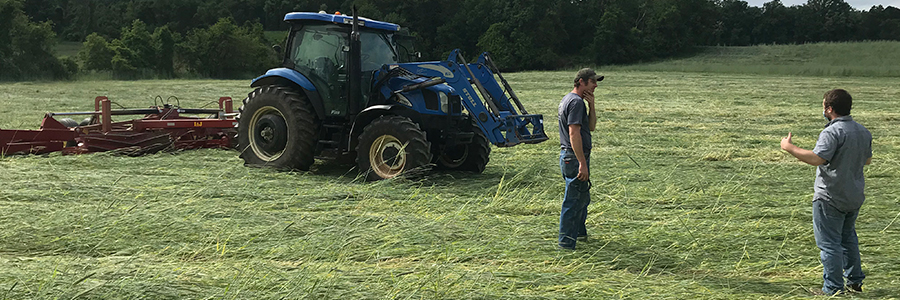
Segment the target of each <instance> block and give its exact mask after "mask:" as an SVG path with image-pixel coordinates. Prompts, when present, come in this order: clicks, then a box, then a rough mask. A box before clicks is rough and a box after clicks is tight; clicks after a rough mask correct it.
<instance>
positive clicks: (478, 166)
mask: <svg viewBox="0 0 900 300" xmlns="http://www.w3.org/2000/svg"><path fill="white" fill-rule="evenodd" d="M472 128H473V129H474V130H475V136H473V137H472V142H471V143H469V144H459V145H455V146H452V147H447V148H446V149H444V151H443V152H442V153H441V155H440V156H439V157H438V159H437V166H438V167H439V168H440V169H443V170H458V171H469V172H475V173H481V172H484V168H485V166H487V163H488V161H489V160H490V155H491V142H490V141H488V138H487V136H485V135H484V133H482V132H481V130H480V129H479V128H478V126H474V125H473V126H472Z"/></svg>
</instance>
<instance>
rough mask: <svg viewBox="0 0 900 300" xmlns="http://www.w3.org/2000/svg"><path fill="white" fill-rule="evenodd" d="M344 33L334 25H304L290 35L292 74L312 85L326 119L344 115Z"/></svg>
mask: <svg viewBox="0 0 900 300" xmlns="http://www.w3.org/2000/svg"><path fill="white" fill-rule="evenodd" d="M347 37H348V35H347V31H346V29H345V28H342V27H340V26H337V25H332V24H323V25H305V26H303V27H302V28H300V29H299V30H296V31H295V32H294V33H293V36H292V40H291V45H290V46H289V47H290V51H291V52H290V60H291V62H292V64H293V67H294V69H295V70H297V71H298V72H300V73H301V74H303V75H305V76H306V77H307V78H309V80H310V81H312V83H313V85H314V86H315V87H316V90H318V91H319V94H320V95H321V97H322V102H323V105H324V106H325V112H326V114H327V115H344V114H346V111H347V100H346V98H347V94H346V93H345V92H344V91H346V86H347V70H346V61H347V52H344V50H343V49H344V48H345V46H348V45H349V44H348V43H347Z"/></svg>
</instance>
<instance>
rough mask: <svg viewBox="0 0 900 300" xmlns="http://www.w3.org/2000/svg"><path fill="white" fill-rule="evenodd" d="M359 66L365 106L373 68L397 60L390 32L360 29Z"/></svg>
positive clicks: (375, 68) (370, 89)
mask: <svg viewBox="0 0 900 300" xmlns="http://www.w3.org/2000/svg"><path fill="white" fill-rule="evenodd" d="M359 44H360V51H359V53H360V67H361V70H362V86H361V90H362V91H361V92H362V97H360V100H362V103H360V105H362V106H366V103H368V101H369V95H370V93H371V92H372V83H373V77H374V74H375V70H378V69H380V68H381V66H383V65H386V64H396V63H397V62H398V59H397V53H395V52H394V44H393V38H391V34H385V33H382V32H372V31H362V32H360V35H359Z"/></svg>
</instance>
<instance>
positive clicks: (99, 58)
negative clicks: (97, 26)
mask: <svg viewBox="0 0 900 300" xmlns="http://www.w3.org/2000/svg"><path fill="white" fill-rule="evenodd" d="M113 55H115V52H113V50H112V48H110V47H109V43H108V42H107V41H106V38H104V37H102V36H100V35H99V34H97V33H91V35H88V36H87V38H85V41H84V47H82V48H81V51H79V52H78V59H79V60H81V63H82V64H84V69H85V70H95V71H105V70H112V63H111V61H112V58H113Z"/></svg>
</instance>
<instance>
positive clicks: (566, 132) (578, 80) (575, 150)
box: [559, 68, 603, 250]
mask: <svg viewBox="0 0 900 300" xmlns="http://www.w3.org/2000/svg"><path fill="white" fill-rule="evenodd" d="M602 80H603V76H600V75H597V73H596V72H594V70H591V69H588V68H584V69H581V70H579V71H578V73H576V74H575V87H574V88H573V89H572V92H570V93H569V94H567V95H566V96H565V97H563V99H562V101H561V102H560V103H559V143H560V145H561V148H562V150H561V151H560V153H559V168H560V169H561V170H562V175H563V179H565V182H566V191H565V194H564V196H563V202H562V211H561V212H560V214H559V247H560V248H563V249H569V250H575V242H576V241H577V239H578V238H579V237H584V238H587V230H586V229H585V227H584V221H585V220H586V219H587V207H588V204H590V203H591V194H590V192H589V191H590V169H589V166H590V163H591V132H590V131H594V129H596V127H597V113H596V112H594V89H595V88H597V82H598V81H602ZM585 102H587V105H585ZM588 130H590V131H588Z"/></svg>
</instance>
